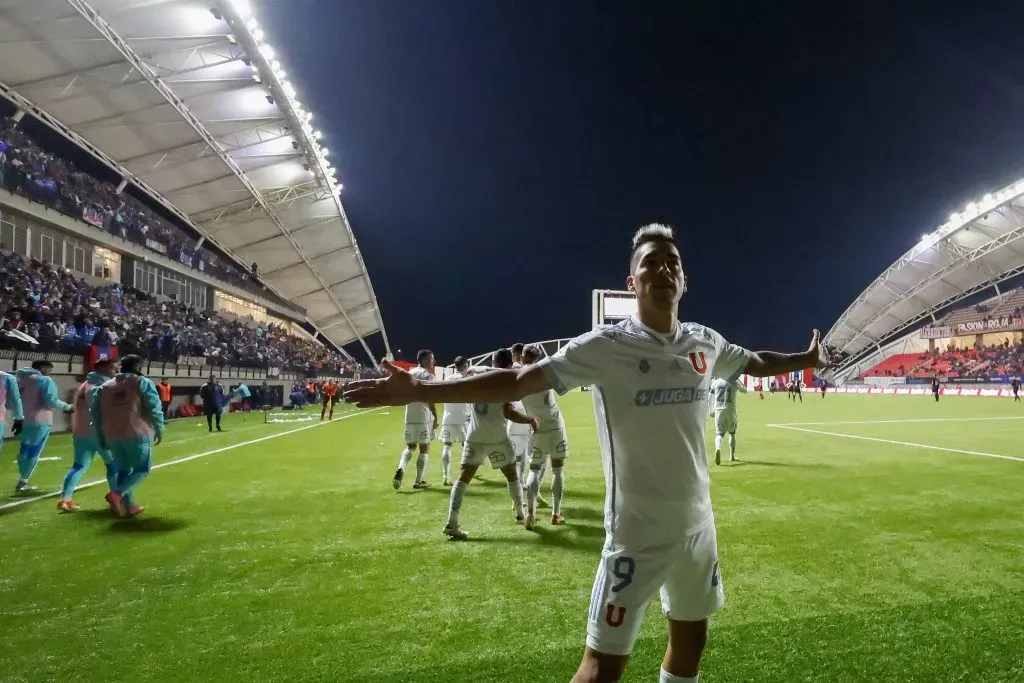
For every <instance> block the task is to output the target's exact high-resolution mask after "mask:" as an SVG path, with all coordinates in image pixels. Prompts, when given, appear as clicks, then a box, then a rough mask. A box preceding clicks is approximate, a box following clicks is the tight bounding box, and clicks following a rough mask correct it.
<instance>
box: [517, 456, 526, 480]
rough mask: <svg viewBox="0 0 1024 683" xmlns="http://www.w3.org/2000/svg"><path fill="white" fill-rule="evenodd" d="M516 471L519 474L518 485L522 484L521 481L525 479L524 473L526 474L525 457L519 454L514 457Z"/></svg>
mask: <svg viewBox="0 0 1024 683" xmlns="http://www.w3.org/2000/svg"><path fill="white" fill-rule="evenodd" d="M516 472H517V473H518V474H519V483H520V485H522V483H523V482H524V481H526V479H525V475H526V458H525V457H523V456H519V457H518V458H516Z"/></svg>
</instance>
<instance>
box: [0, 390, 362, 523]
mask: <svg viewBox="0 0 1024 683" xmlns="http://www.w3.org/2000/svg"><path fill="white" fill-rule="evenodd" d="M378 410H381V408H371V409H370V410H362V411H359V412H358V413H349V414H348V415H342V416H341V417H339V418H338V419H337V420H331V421H325V422H319V421H318V422H316V423H315V424H311V425H303V426H302V427H296V428H295V429H288V430H286V431H283V432H277V433H275V434H268V435H266V436H261V437H260V438H258V439H250V440H249V441H239V442H238V443H234V444H230V445H228V446H223V447H221V448H215V449H213V450H212V451H206V452H204V453H195V454H193V455H186V456H185V457H184V458H178V459H177V460H168V461H167V462H161V463H157V464H156V465H153V466H152V467H151V468H150V469H153V470H158V469H161V468H163V467H170V466H171V465H180V464H181V463H183V462H188V461H190V460H198V459H199V458H205V457H207V456H210V455H217V454H218V453H224V452H226V451H233V450H234V449H236V448H241V447H242V446H251V445H253V444H254V443H262V442H264V441H270V440H271V439H276V438H278V437H282V436H288V435H289V434H295V433H297V432H304V431H306V430H307V429H314V428H316V427H323V426H324V425H329V424H335V423H337V422H341V421H342V420H348V419H350V418H353V417H359V416H360V415H367V414H369V413H375V412H377V411H378ZM106 483H107V480H106V479H97V480H95V481H90V482H86V483H84V484H79V485H78V486H76V487H75V491H81V490H82V489H87V488H90V487H92V486H99V485H100V484H106ZM60 494H61V491H60V490H59V489H58V490H57V491H51V492H49V493H43V494H40V495H38V496H31V497H28V498H22V499H20V500H15V501H11V502H10V503H4V504H2V505H0V510H7V509H9V508H16V507H18V506H19V505H28V504H29V503H34V502H36V501H37V500H45V499H46V498H53V497H55V496H59V495H60Z"/></svg>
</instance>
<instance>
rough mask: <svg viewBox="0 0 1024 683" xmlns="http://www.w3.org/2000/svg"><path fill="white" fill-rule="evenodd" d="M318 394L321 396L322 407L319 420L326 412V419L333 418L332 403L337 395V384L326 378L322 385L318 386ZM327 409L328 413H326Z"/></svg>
mask: <svg viewBox="0 0 1024 683" xmlns="http://www.w3.org/2000/svg"><path fill="white" fill-rule="evenodd" d="M320 395H321V396H323V404H324V405H323V407H322V408H320V420H321V421H323V419H324V415H325V414H327V419H328V420H333V419H334V403H335V401H336V399H337V396H338V385H337V384H335V383H334V382H333V381H332V380H327V381H326V382H324V385H323V386H322V387H321V388H320ZM328 410H329V411H330V413H328Z"/></svg>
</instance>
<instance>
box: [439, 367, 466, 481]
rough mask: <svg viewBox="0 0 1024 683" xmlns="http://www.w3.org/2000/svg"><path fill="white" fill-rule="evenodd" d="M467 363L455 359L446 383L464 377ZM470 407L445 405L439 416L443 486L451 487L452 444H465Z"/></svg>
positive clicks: (452, 404)
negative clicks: (452, 370)
mask: <svg viewBox="0 0 1024 683" xmlns="http://www.w3.org/2000/svg"><path fill="white" fill-rule="evenodd" d="M468 370H469V361H468V360H466V359H465V358H463V357H462V356H458V357H457V358H456V359H455V372H453V373H452V374H451V375H449V376H448V378H447V381H452V380H457V379H462V378H463V377H466V372H467V371H468ZM469 415H470V406H469V404H468V403H445V404H444V412H443V413H442V415H441V434H440V437H441V473H442V475H443V476H444V482H443V484H444V486H451V485H452V480H451V478H450V475H451V464H452V444H454V443H455V442H456V441H458V442H460V443H463V444H464V443H465V441H466V424H467V423H468V422H469V419H470V417H469Z"/></svg>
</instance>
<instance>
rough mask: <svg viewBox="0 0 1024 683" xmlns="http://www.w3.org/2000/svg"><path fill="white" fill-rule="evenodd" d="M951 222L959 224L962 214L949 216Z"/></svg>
mask: <svg viewBox="0 0 1024 683" xmlns="http://www.w3.org/2000/svg"><path fill="white" fill-rule="evenodd" d="M949 222H950V223H959V222H960V214H958V213H951V214H949Z"/></svg>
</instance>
